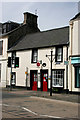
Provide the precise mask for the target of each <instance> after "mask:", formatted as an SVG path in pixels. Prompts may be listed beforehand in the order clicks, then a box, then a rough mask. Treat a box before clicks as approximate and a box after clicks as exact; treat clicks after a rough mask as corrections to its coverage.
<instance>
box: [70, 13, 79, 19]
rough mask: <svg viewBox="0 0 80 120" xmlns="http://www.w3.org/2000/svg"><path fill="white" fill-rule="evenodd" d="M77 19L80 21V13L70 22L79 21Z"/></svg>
mask: <svg viewBox="0 0 80 120" xmlns="http://www.w3.org/2000/svg"><path fill="white" fill-rule="evenodd" d="M77 19H80V12H79V13H78V14H77V15H75V17H74V18H72V19H71V20H70V21H72V20H77Z"/></svg>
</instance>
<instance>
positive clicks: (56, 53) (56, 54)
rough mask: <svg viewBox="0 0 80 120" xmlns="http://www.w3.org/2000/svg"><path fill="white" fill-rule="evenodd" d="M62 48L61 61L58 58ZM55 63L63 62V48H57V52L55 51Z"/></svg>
mask: <svg viewBox="0 0 80 120" xmlns="http://www.w3.org/2000/svg"><path fill="white" fill-rule="evenodd" d="M59 48H61V51H62V52H61V60H57V57H58V49H59ZM55 62H63V46H58V47H56V51H55Z"/></svg>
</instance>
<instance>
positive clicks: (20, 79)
mask: <svg viewBox="0 0 80 120" xmlns="http://www.w3.org/2000/svg"><path fill="white" fill-rule="evenodd" d="M51 49H52V50H53V55H54V54H55V47H54V48H41V49H38V60H39V61H40V60H42V63H46V67H43V68H42V67H41V65H40V67H37V65H36V63H31V57H32V50H25V51H17V52H16V57H19V68H12V72H16V86H24V87H26V74H25V72H26V67H27V68H28V81H27V86H28V87H30V70H38V73H40V69H41V68H42V69H48V78H49V76H50V74H51V71H50V61H49V59H48V58H47V57H46V54H47V55H50V54H51ZM66 50H67V49H66V46H64V47H63V62H62V63H60V64H56V63H55V60H54V61H53V69H64V89H66V73H65V72H66V65H64V61H65V60H66ZM8 56H11V53H9V54H8ZM53 58H54V57H53ZM10 71H11V68H8V76H7V85H10ZM38 78H39V77H38ZM39 87H40V82H38V88H39ZM48 88H50V80H48Z"/></svg>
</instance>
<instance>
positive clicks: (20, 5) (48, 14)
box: [0, 2, 80, 31]
mask: <svg viewBox="0 0 80 120" xmlns="http://www.w3.org/2000/svg"><path fill="white" fill-rule="evenodd" d="M78 8H79V7H78V2H3V3H2V20H1V21H0V22H6V21H8V20H10V21H14V22H18V23H22V22H23V19H24V16H23V13H24V12H30V13H33V14H35V10H36V9H37V15H38V27H39V28H40V30H41V31H45V30H50V29H54V28H58V27H63V26H67V25H69V21H70V19H71V18H73V17H74V16H75V15H76V14H77V13H78V10H80V9H78Z"/></svg>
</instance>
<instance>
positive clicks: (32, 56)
mask: <svg viewBox="0 0 80 120" xmlns="http://www.w3.org/2000/svg"><path fill="white" fill-rule="evenodd" d="M34 51H36V53H37V60H38V49H32V60H31V63H37V60H36V61H33V59H34Z"/></svg>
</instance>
